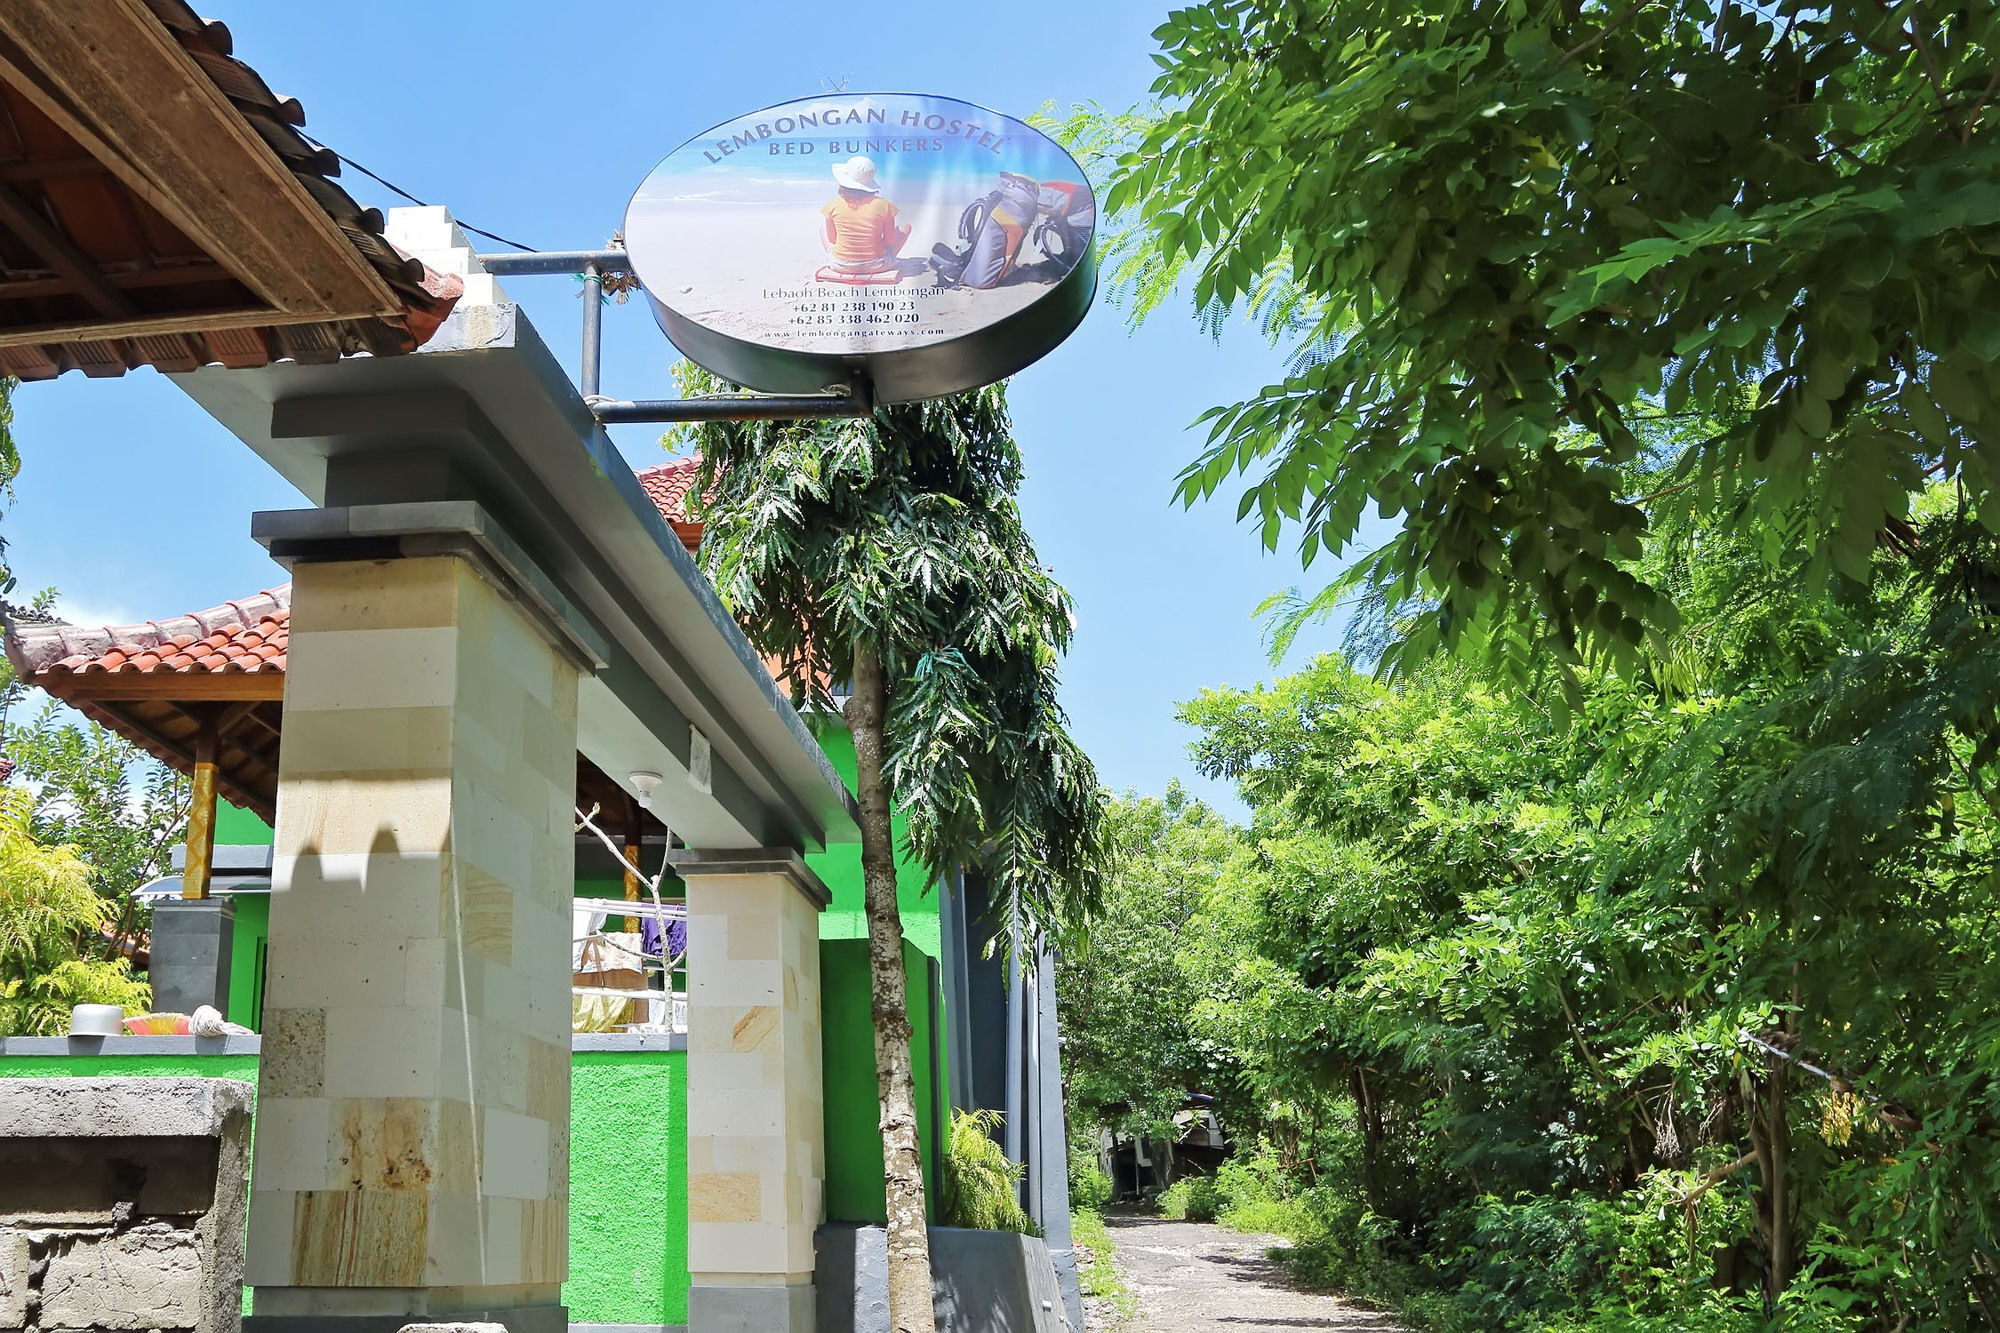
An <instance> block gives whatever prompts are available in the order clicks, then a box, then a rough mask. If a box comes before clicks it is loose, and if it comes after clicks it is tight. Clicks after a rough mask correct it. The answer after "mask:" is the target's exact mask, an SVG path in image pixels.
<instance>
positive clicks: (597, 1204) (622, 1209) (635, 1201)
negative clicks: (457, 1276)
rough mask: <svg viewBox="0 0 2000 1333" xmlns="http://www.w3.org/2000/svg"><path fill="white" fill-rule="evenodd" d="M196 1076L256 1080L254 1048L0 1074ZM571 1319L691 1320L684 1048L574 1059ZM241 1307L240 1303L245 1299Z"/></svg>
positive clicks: (34, 1063) (40, 1061)
mask: <svg viewBox="0 0 2000 1333" xmlns="http://www.w3.org/2000/svg"><path fill="white" fill-rule="evenodd" d="M113 1075H116V1076H122V1077H142V1078H143V1077H153V1078H166V1077H175V1076H181V1077H185V1076H190V1075H192V1076H195V1077H205V1078H233V1079H238V1080H240V1081H242V1082H245V1083H249V1084H251V1085H252V1086H253V1087H254V1086H255V1085H256V1082H257V1057H256V1056H254V1055H188V1056H169V1055H53V1056H40V1055H7V1056H0V1078H66V1077H69V1078H88V1077H108V1076H113ZM569 1235H570V1256H569V1281H568V1282H567V1283H565V1284H564V1285H563V1301H564V1303H565V1304H567V1305H568V1306H569V1308H570V1318H571V1319H573V1320H575V1321H576V1322H578V1323H591V1324H685V1323H686V1322H687V1290H688V1270H687V1055H686V1054H685V1053H684V1052H681V1051H578V1052H576V1053H575V1054H574V1055H573V1056H572V1057H571V1060H570V1198H569ZM245 1310H246V1313H247V1310H248V1307H247V1305H246V1307H245Z"/></svg>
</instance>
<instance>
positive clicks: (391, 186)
mask: <svg viewBox="0 0 2000 1333" xmlns="http://www.w3.org/2000/svg"><path fill="white" fill-rule="evenodd" d="M295 133H297V134H298V136H299V137H300V138H301V139H304V140H305V141H306V142H307V143H309V144H311V145H312V146H313V147H315V148H325V149H326V151H327V152H329V153H332V154H333V155H334V156H335V157H337V158H339V159H340V160H341V162H342V163H343V164H344V165H346V166H350V167H353V168H354V169H355V170H356V171H358V172H360V173H361V174H362V175H364V176H366V177H367V178H368V179H369V180H372V181H374V182H375V183H376V184H377V185H380V186H382V187H383V188H384V189H387V190H391V191H393V192H395V193H396V194H399V195H401V196H402V197H403V198H405V199H407V200H409V201H410V202H411V203H413V204H415V205H416V206H417V207H418V208H429V207H430V205H429V204H427V203H425V202H424V201H423V200H421V199H419V198H417V196H415V195H413V194H411V193H410V192H409V191H408V190H406V189H404V188H403V187H402V186H400V185H398V184H396V183H395V182H394V181H391V180H385V179H383V178H382V177H380V176H378V175H376V174H375V173H374V172H372V171H370V170H369V169H368V168H366V167H364V166H362V165H361V164H360V163H359V162H356V161H355V160H354V159H353V158H351V157H349V156H347V154H345V153H343V152H341V151H340V150H339V149H337V148H327V146H326V145H325V144H323V143H321V142H320V141H319V140H317V139H315V138H313V137H312V136H311V135H310V134H307V133H306V132H305V131H304V130H298V131H295ZM452 220H453V221H454V222H456V223H458V225H459V226H460V227H463V228H464V229H465V230H466V231H469V232H471V233H472V234H473V235H475V236H484V237H485V238H486V239H487V240H489V241H498V242H500V244H502V245H506V246H512V247H513V248H514V249H516V250H526V251H527V252H528V253H529V254H531V255H538V254H540V253H541V251H540V250H537V249H536V248H535V247H534V246H532V245H523V244H521V243H520V242H519V241H510V240H508V239H507V238H506V237H505V236H502V235H500V234H499V233H497V232H490V231H486V230H484V229H483V228H480V227H475V226H473V225H472V224H471V223H470V222H467V221H466V220H465V219H464V218H454V219H452Z"/></svg>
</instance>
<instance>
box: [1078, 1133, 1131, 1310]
mask: <svg viewBox="0 0 2000 1333" xmlns="http://www.w3.org/2000/svg"><path fill="white" fill-rule="evenodd" d="M1100 1174H1102V1173H1100ZM1070 1240H1071V1243H1072V1244H1073V1245H1075V1247H1076V1259H1077V1285H1078V1286H1079V1287H1081V1288H1082V1290H1083V1294H1084V1296H1085V1298H1086V1299H1089V1300H1093V1301H1103V1302H1104V1303H1105V1306H1106V1307H1107V1308H1106V1311H1105V1314H1106V1319H1105V1323H1104V1325H1103V1329H1104V1333H1120V1330H1122V1329H1124V1328H1126V1327H1127V1326H1128V1325H1130V1324H1131V1322H1132V1321H1133V1319H1135V1318H1136V1317H1137V1316H1138V1313H1139V1297H1138V1294H1137V1293H1136V1292H1134V1291H1133V1290H1132V1288H1131V1287H1129V1286H1127V1285H1126V1283H1125V1278H1124V1275H1123V1274H1121V1273H1120V1272H1119V1271H1118V1265H1117V1263H1116V1262H1115V1261H1113V1259H1112V1257H1111V1233H1110V1232H1109V1231H1107V1230H1106V1229H1105V1226H1104V1218H1103V1216H1102V1215H1100V1214H1099V1213H1098V1211H1097V1210H1096V1209H1095V1208H1078V1209H1077V1210H1076V1211H1075V1212H1073V1213H1072V1214H1070ZM1086 1322H1092V1321H1091V1318H1090V1317H1089V1316H1088V1315H1087V1316H1086Z"/></svg>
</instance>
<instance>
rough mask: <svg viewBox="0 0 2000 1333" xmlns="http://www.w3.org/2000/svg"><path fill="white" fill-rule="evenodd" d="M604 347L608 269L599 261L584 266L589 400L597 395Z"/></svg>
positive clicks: (585, 384)
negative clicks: (599, 369)
mask: <svg viewBox="0 0 2000 1333" xmlns="http://www.w3.org/2000/svg"><path fill="white" fill-rule="evenodd" d="M603 348H604V270H603V269H602V268H600V267H598V265H597V264H596V263H595V262H592V263H589V264H585V265H584V266H583V370H582V381H583V383H582V389H583V398H584V401H585V402H589V401H590V400H591V399H592V398H595V397H597V362H598V355H599V353H600V352H602V351H603Z"/></svg>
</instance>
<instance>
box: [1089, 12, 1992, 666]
mask: <svg viewBox="0 0 2000 1333" xmlns="http://www.w3.org/2000/svg"><path fill="white" fill-rule="evenodd" d="M1155 36H1156V37H1157V39H1158V40H1159V42H1160V44H1161V48H1162V50H1161V54H1160V55H1159V56H1158V57H1157V59H1158V60H1159V61H1160V63H1161V65H1162V67H1163V72H1162V73H1161V74H1160V76H1159V78H1158V80H1157V82H1156V83H1155V84H1154V88H1153V91H1154V93H1155V94H1156V96H1157V97H1158V98H1159V99H1161V100H1160V104H1159V105H1158V106H1157V107H1156V108H1155V109H1154V110H1152V111H1150V112H1147V113H1143V114H1135V115H1130V116H1106V115H1103V114H1101V113H1095V112H1086V113H1083V114H1081V115H1079V117H1078V118H1077V119H1076V120H1074V121H1072V122H1071V124H1070V127H1069V128H1070V131H1071V136H1072V139H1073V141H1074V142H1077V143H1078V144H1079V145H1080V146H1082V147H1083V148H1086V149H1088V150H1090V151H1091V152H1092V153H1093V154H1094V156H1095V158H1096V160H1097V161H1098V163H1099V165H1100V175H1102V176H1105V177H1108V186H1109V188H1108V191H1107V194H1106V201H1107V205H1108V208H1109V209H1110V210H1111V212H1112V213H1113V214H1114V215H1116V216H1119V217H1122V218H1123V219H1125V220H1126V221H1127V222H1128V223H1129V230H1128V231H1127V232H1126V233H1125V234H1124V236H1123V241H1122V244H1123V251H1122V255H1123V258H1122V262H1121V264H1120V266H1119V268H1118V270H1117V271H1118V272H1119V273H1120V274H1122V276H1123V278H1124V279H1125V281H1126V285H1127V287H1128V289H1129V290H1131V291H1132V292H1134V293H1135V295H1136V297H1137V302H1138V309H1139V310H1140V311H1141V312H1143V311H1144V310H1145V309H1146V308H1148V307H1149V306H1152V305H1157V304H1158V303H1159V302H1160V301H1162V300H1164V299H1166V298H1167V297H1168V295H1170V294H1171V293H1173V292H1176V291H1180V290H1187V291H1190V292H1191V294H1192V297H1193V300H1194V303H1195V305H1196V307H1197V308H1198V309H1199V310H1201V311H1202V314H1203V318H1204V319H1207V320H1209V321H1211V322H1215V321H1219V319H1220V317H1221V314H1222V313H1223V312H1226V311H1228V310H1231V309H1243V308H1249V309H1252V310H1254V311H1256V312H1257V313H1258V314H1259V315H1260V316H1261V317H1262V319H1263V320H1264V323H1265V325H1266V327H1267V329H1269V330H1270V332H1271V333H1272V334H1273V336H1275V337H1278V338H1282V339H1285V340H1288V341H1290V342H1292V343H1294V344H1295V345H1296V347H1297V348H1298V355H1297V358H1296V361H1295V363H1294V365H1293V367H1292V369H1291V372H1290V373H1289V374H1288V375H1287V376H1286V377H1285V378H1284V379H1282V380H1281V381H1279V382H1278V383H1275V384H1272V385H1269V386H1267V387H1265V388H1264V389H1262V390H1260V391H1259V392H1257V393H1256V394H1254V395H1252V396H1251V397H1249V398H1247V399H1245V400H1244V401H1242V402H1239V403H1236V404H1234V405H1232V406H1228V407H1226V408H1217V409H1216V410H1215V411H1214V412H1212V413H1211V414H1210V418H1211V419H1212V421H1213V433H1212V435H1211V439H1210V444H1209V447H1208V448H1207V450H1206V451H1205V452H1204V453H1203V455H1202V456H1201V457H1200V458H1199V459H1198V460H1197V461H1196V462H1195V463H1194V464H1192V465H1191V466H1190V467H1189V468H1188V470H1187V471H1186V472H1185V473H1184V474H1183V477H1182V484H1181V490H1180V493H1181V496H1182V498H1183V499H1184V500H1185V501H1187V502H1189V503H1192V502H1193V501H1195V500H1196V499H1198V498H1200V497H1203V496H1208V495H1212V494H1213V493H1214V492H1216V491H1217V490H1219V489H1221V488H1222V487H1223V486H1224V485H1225V483H1226V482H1227V481H1228V479H1229V478H1230V476H1231V475H1232V474H1250V475H1251V484H1250V486H1249V488H1248V489H1247V490H1246V491H1245V492H1244V494H1243V497H1242V503H1241V506H1240V511H1239V512H1240V513H1241V514H1242V515H1243V516H1246V517H1249V516H1254V517H1255V518H1256V519H1257V520H1258V521H1259V523H1260V526H1261V532H1262V537H1263V540H1264V542H1265V544H1266V545H1267V546H1271V547H1273V548H1275V547H1276V546H1277V544H1278V543H1279V541H1280V539H1281V537H1282V535H1283V534H1284V533H1285V532H1286V531H1287V530H1291V531H1294V532H1296V533H1297V535H1298V539H1299V543H1300V550H1301V553H1302V556H1303V558H1304V560H1305V562H1306V563H1307V564H1308V565H1310V564H1311V563H1312V561H1313V559H1314V557H1315V556H1316V555H1318V554H1319V553H1320V552H1322V551H1324V552H1328V553H1331V554H1338V553H1340V552H1341V551H1343V549H1344V548H1345V547H1346V546H1347V545H1348V543H1350V542H1351V541H1352V539H1353V538H1354V536H1355V534H1356V531H1357V529H1358V525H1359V523H1360V521H1361V519H1362V516H1363V514H1364V511H1365V510H1367V509H1368V508H1370V507H1374V508H1377V509H1379V510H1380V512H1381V513H1382V514H1383V515H1384V516H1389V517H1397V518H1400V520H1401V529H1400V531H1399V532H1398V533H1397V535H1396V536H1395V537H1394V538H1393V539H1392V540H1391V541H1390V542H1389V543H1388V544H1386V545H1385V546H1384V547H1382V548H1381V549H1380V550H1378V551H1375V552H1373V553H1371V554H1369V555H1368V556H1367V557H1366V558H1364V559H1363V560H1361V561H1360V563H1359V564H1358V565H1356V566H1355V567H1354V568H1353V569H1352V570H1351V571H1350V572H1349V574H1348V575H1346V576H1345V577H1344V578H1343V579H1342V580H1340V581H1338V582H1336V583H1335V584H1334V585H1332V586H1331V587H1329V588H1328V589H1327V590H1326V591H1325V592H1323V593H1322V594H1320V596H1319V597H1317V598H1315V599H1312V600H1310V601H1309V602H1306V603H1305V604H1304V605H1302V606H1294V607H1293V610H1294V611H1295V612H1298V613H1302V614H1312V613H1315V612H1317V613H1325V612H1328V611H1330V610H1331V609H1332V608H1333V606H1334V605H1335V604H1336V603H1337V602H1338V600H1339V599H1340V598H1342V597H1344V596H1345V595H1347V594H1348V593H1349V592H1351V591H1354V590H1357V589H1360V590H1372V591H1373V592H1374V593H1375V594H1377V595H1379V596H1381V597H1382V598H1384V599H1386V601H1387V602H1388V603H1389V604H1390V607H1391V609H1392V610H1394V609H1397V608H1400V609H1401V611H1402V615H1401V616H1400V617H1396V618H1394V619H1396V621H1397V625H1398V633H1397V634H1396V636H1395V637H1394V641H1393V642H1391V643H1390V644H1389V645H1388V646H1387V653H1386V657H1385V665H1387V666H1388V667H1390V668H1392V669H1404V668H1407V667H1409V666H1410V665H1411V664H1413V663H1415V662H1416V661H1419V660H1421V659H1422V658H1423V657H1424V656H1425V655H1427V654H1428V653H1429V652H1431V651H1432V650H1433V649H1435V648H1437V647H1439V646H1443V647H1446V648H1453V649H1459V650H1463V651H1466V652H1469V653H1471V654H1473V655H1474V656H1476V657H1480V658H1482V659H1483V660H1484V661H1486V662H1487V663H1488V664H1489V666H1490V667H1492V668H1494V669H1495V670H1497V671H1498V672H1499V673H1500V676H1499V678H1500V679H1505V680H1509V681H1512V682H1514V683H1515V684H1517V685H1518V684H1524V683H1528V682H1531V681H1533V680H1534V679H1535V678H1536V677H1537V675H1538V673H1541V672H1544V671H1546V670H1547V669H1548V668H1550V667H1551V666H1553V667H1556V668H1559V669H1560V670H1561V672H1563V673H1564V674H1565V675H1566V676H1568V675H1569V674H1570V673H1573V672H1576V671H1578V670H1580V669H1581V668H1583V667H1584V666H1586V665H1588V664H1590V663H1595V662H1600V661H1609V662H1612V663H1616V664H1619V665H1620V666H1623V667H1627V668H1632V667H1634V666H1635V664H1636V662H1637V660H1638V658H1639V656H1640V655H1641V650H1642V646H1644V647H1648V648H1650V650H1651V651H1654V652H1659V651H1661V650H1663V649H1664V646H1665V643H1666V636H1668V635H1670V634H1671V633H1672V631H1673V630H1674V627H1675V626H1676V624H1677V621H1678V618H1679V615H1680V614H1681V613H1682V611H1683V610H1684V608H1680V607H1678V606H1677V603H1676V598H1675V591H1674V589H1673V588H1671V587H1669V586H1666V585H1664V584H1662V583H1661V582H1659V581H1658V580H1657V579H1656V578H1655V577H1653V575H1654V573H1655V572H1656V567H1652V566H1648V567H1644V568H1642V567H1639V566H1637V565H1635V564H1634V563H1633V562H1634V561H1635V560H1636V559H1637V557H1639V556H1640V555H1641V553H1642V552H1644V551H1645V550H1646V549H1647V547H1648V545H1649V543H1651V542H1653V541H1654V540H1656V538H1657V534H1658V532H1659V531H1660V525H1661V523H1662V521H1663V519H1665V518H1666V517H1668V516H1669V515H1670V513H1671V511H1675V510H1680V511H1686V510H1691V509H1699V510H1701V511H1703V512H1705V513H1708V514H1711V515H1714V516H1715V518H1716V521H1717V522H1719V523H1721V524H1724V525H1726V526H1727V527H1728V528H1729V529H1731V530H1732V531H1736V532H1740V533H1742V534H1743V535H1744V538H1745V540H1746V541H1747V542H1748V544H1749V549H1751V550H1753V551H1756V552H1758V553H1760V554H1761V555H1763V556H1765V557H1767V558H1769V559H1770V560H1773V561H1775V560H1777V559H1778V558H1779V557H1781V556H1783V555H1785V554H1787V553H1790V552H1795V551H1796V552H1803V553H1805V554H1806V555H1807V556H1808V557H1809V564H1808V574H1809V578H1810V579H1811V581H1813V582H1814V583H1815V584H1823V583H1824V581H1825V580H1826V578H1827V577H1828V575H1829V574H1830V572H1832V571H1838V572H1839V573H1841V574H1843V575H1845V576H1846V577H1848V578H1850V579H1865V578H1867V577H1868V573H1869V562H1870V557H1871V553H1872V551H1873V550H1874V548H1875V544H1876V541H1877V535H1878V534H1879V533H1882V532H1884V531H1890V532H1895V531H1898V530H1900V527H1901V525H1902V522H1903V520H1904V518H1905V517H1906V514H1907V505H1908V497H1909V495H1910V494H1911V493H1912V492H1913V491H1914V490H1915V489H1917V488H1918V487H1919V485H1920V484H1921V482H1922V481H1923V480H1924V479H1925V478H1931V479H1943V480H1946V481H1949V482H1952V483H1955V484H1958V485H1961V486H1962V487H1963V488H1964V490H1965V493H1966V496H1967V499H1968V507H1969V512H1970V513H1971V514H1972V516H1973V517H1974V518H1975V519H1976V521H1978V522H1979V523H1981V524H1982V525H1985V526H1986V527H1988V528H1989V529H2000V509H1996V504H2000V500H1996V496H1995V493H1994V488H1995V485H1996V481H2000V472H1996V469H1995V465H1994V463H1993V461H1992V458H1993V453H1994V450H1995V448H1996V446H2000V392H1996V391H2000V314H1996V311H2000V269H1996V267H1995V257H1996V256H2000V186H1996V185H1995V183H1994V181H1995V172H1996V167H2000V135H1996V133H1995V126H1996V123H2000V99H1996V93H2000V8H1996V7H1995V6H1993V5H1991V4H1987V3H1979V2H1976V0H1907V2H1906V3H1901V4H1887V3H1877V2H1876V0H1834V3H1831V4H1808V3H1805V0H1775V3H1767V4H1766V3H1760V4H1749V3H1743V2H1742V0H1719V2H1718V3H1716V4H1711V3H1709V2H1708V0H1632V2H1631V3H1617V2H1614V3H1598V2H1596V0H1593V2H1592V3H1582V2H1581V0H1464V3H1457V4H1451V5H1444V6H1437V5H1424V4H1412V3H1409V0H1353V2H1351V3H1342V4H1338V5H1336V4H1333V3H1331V0H1206V2H1205V3H1201V4H1195V5H1190V6H1188V7H1186V8H1182V9H1179V10H1177V11H1175V12H1174V13H1173V14H1171V15H1170V16H1169V18H1168V19H1167V21H1166V23H1165V24H1164V25H1163V26H1162V27H1161V28H1160V29H1159V30H1158V32H1157V33H1156V34H1155ZM1662 421H1667V422H1673V421H1698V422H1700V423H1701V424H1702V429H1701V430H1700V432H1699V433H1698V434H1691V435H1690V437H1689V438H1686V439H1684V440H1682V441H1680V442H1679V443H1678V444H1677V445H1676V447H1675V449H1674V451H1673V453H1672V456H1671V457H1670V458H1669V459H1668V460H1667V461H1668V462H1669V464H1670V466H1669V467H1668V468H1667V469H1666V470H1664V471H1659V470H1656V469H1652V468H1647V467H1638V468H1635V467H1634V464H1635V463H1640V462H1642V461H1643V460H1644V455H1645V453H1646V450H1647V441H1648V435H1649V430H1648V428H1649V426H1657V425H1658V424H1659V423H1661V422H1662ZM1572 688H1574V684H1573V683H1572Z"/></svg>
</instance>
